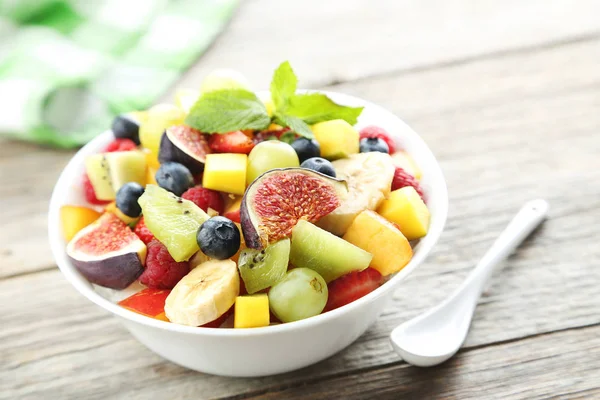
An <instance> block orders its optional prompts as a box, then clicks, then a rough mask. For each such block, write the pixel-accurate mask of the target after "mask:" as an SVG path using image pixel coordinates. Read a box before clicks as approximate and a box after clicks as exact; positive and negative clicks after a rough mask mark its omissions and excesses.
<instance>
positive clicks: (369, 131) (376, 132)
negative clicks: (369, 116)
mask: <svg viewBox="0 0 600 400" xmlns="http://www.w3.org/2000/svg"><path fill="white" fill-rule="evenodd" d="M359 133H360V138H361V139H364V138H380V139H382V140H383V141H384V142H386V143H387V145H388V147H389V148H390V154H394V152H395V151H396V145H395V144H394V140H393V139H392V137H391V136H390V134H389V133H387V131H386V130H385V129H383V128H381V127H379V126H375V125H369V126H366V127H364V128H362V129H361V130H360V132H359Z"/></svg>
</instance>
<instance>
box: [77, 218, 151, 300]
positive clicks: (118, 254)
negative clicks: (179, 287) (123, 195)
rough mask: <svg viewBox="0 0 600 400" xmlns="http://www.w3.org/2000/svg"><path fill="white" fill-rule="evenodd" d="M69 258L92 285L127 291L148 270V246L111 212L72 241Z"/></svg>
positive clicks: (84, 229)
mask: <svg viewBox="0 0 600 400" xmlns="http://www.w3.org/2000/svg"><path fill="white" fill-rule="evenodd" d="M67 256H68V257H69V259H70V260H71V262H72V263H73V265H74V266H75V267H76V268H77V270H79V272H80V273H81V274H82V275H83V276H84V277H85V278H86V279H87V280H88V281H90V282H91V283H95V284H97V285H100V286H105V287H108V288H111V289H125V288H126V287H127V286H129V285H131V284H132V283H133V282H134V281H135V280H136V279H137V278H138V276H139V275H140V274H141V273H142V271H143V270H144V263H145V261H146V245H145V244H144V242H142V241H141V240H140V239H139V238H138V237H137V235H136V234H135V233H133V231H132V230H131V229H130V228H129V227H128V226H127V225H125V223H124V222H123V221H121V220H120V219H119V218H118V217H117V216H116V215H115V214H113V213H110V212H107V213H104V214H103V215H102V216H101V217H100V218H99V219H98V220H96V221H95V222H94V223H92V224H91V225H88V226H87V227H85V228H83V229H82V230H80V231H79V232H78V233H77V234H76V235H75V237H74V238H73V239H71V241H70V242H69V243H68V244H67Z"/></svg>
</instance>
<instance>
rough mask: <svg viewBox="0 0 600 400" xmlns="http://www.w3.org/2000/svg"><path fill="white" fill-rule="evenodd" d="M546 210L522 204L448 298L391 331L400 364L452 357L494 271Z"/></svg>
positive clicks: (544, 204)
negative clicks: (402, 362)
mask: <svg viewBox="0 0 600 400" xmlns="http://www.w3.org/2000/svg"><path fill="white" fill-rule="evenodd" d="M548 208H549V206H548V202H546V200H533V201H530V202H528V203H526V204H525V205H524V206H523V207H522V208H521V210H520V211H519V212H518V213H517V215H516V216H515V217H514V218H513V220H512V221H511V222H510V223H509V224H508V226H507V227H506V229H505V230H504V232H502V234H500V236H499V237H498V239H496V241H495V242H494V244H493V245H492V247H491V248H490V249H489V250H488V252H487V253H486V254H485V255H484V256H483V258H482V259H481V261H479V264H477V266H476V267H475V269H474V270H473V271H472V272H471V274H470V275H469V276H468V277H467V279H466V280H465V281H464V282H463V284H462V285H461V286H460V287H459V288H458V289H456V291H455V292H454V293H453V294H452V295H451V296H450V297H448V298H447V299H446V300H444V302H442V303H441V304H439V305H438V306H436V307H434V308H432V309H431V310H429V311H427V312H426V313H424V314H421V315H419V316H417V317H415V318H413V319H411V320H409V321H407V322H405V323H403V324H402V325H399V326H398V327H396V328H395V329H394V330H393V331H392V333H391V334H390V340H391V342H392V346H393V347H394V350H396V352H397V353H398V354H399V355H400V357H402V359H403V360H404V361H406V362H408V363H410V364H413V365H417V366H419V367H430V366H434V365H438V364H441V363H443V362H444V361H446V360H448V359H449V358H450V357H452V356H453V355H454V354H456V352H457V351H458V350H459V349H460V347H461V346H462V344H463V342H464V341H465V338H466V337H467V332H468V331H469V326H470V325H471V318H472V317H473V312H474V311H475V306H476V305H477V301H478V300H479V297H480V296H481V293H482V292H483V290H484V288H485V286H486V283H487V282H488V280H489V278H490V277H491V275H492V273H493V272H494V269H495V267H496V266H497V265H498V264H499V263H500V262H501V261H503V260H504V259H506V258H507V257H508V256H509V255H510V254H511V253H512V252H513V250H514V249H516V248H517V246H519V244H521V242H522V241H523V240H524V239H525V238H526V237H527V236H528V235H529V234H530V233H531V232H532V231H533V230H534V229H535V228H536V227H537V226H538V225H539V224H540V223H541V222H542V221H543V220H544V218H545V216H546V214H547V213H548Z"/></svg>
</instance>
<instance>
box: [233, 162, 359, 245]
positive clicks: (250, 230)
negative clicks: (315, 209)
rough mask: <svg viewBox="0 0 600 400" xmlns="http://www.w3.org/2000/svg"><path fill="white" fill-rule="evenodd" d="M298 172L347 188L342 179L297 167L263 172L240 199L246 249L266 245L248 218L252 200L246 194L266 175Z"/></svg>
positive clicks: (241, 223)
mask: <svg viewBox="0 0 600 400" xmlns="http://www.w3.org/2000/svg"><path fill="white" fill-rule="evenodd" d="M299 170H300V171H309V172H310V175H313V176H315V177H322V178H323V179H325V180H327V181H329V182H337V183H338V184H343V185H345V186H346V188H347V183H346V181H344V180H342V179H338V178H332V177H331V176H329V175H325V174H322V173H320V172H317V171H313V170H311V169H307V168H299V167H290V168H275V169H271V170H269V171H267V172H264V173H263V174H262V175H260V176H259V177H258V178H256V179H255V180H254V182H252V183H251V184H250V186H248V188H247V189H246V192H245V193H244V197H243V198H242V204H241V206H240V225H241V226H242V234H243V235H244V242H245V243H246V247H248V248H251V249H257V250H261V249H263V248H264V247H265V246H266V245H267V244H268V243H266V242H265V241H264V240H263V239H262V238H261V236H260V234H259V231H258V228H257V227H256V226H254V224H253V223H252V220H251V218H250V211H249V208H248V207H249V206H248V204H249V203H250V202H251V201H252V199H251V198H249V196H248V194H249V193H251V192H252V190H251V189H252V187H253V186H254V185H256V184H260V182H261V181H262V179H263V178H264V177H265V176H266V175H271V174H273V173H286V172H289V173H292V172H297V171H299Z"/></svg>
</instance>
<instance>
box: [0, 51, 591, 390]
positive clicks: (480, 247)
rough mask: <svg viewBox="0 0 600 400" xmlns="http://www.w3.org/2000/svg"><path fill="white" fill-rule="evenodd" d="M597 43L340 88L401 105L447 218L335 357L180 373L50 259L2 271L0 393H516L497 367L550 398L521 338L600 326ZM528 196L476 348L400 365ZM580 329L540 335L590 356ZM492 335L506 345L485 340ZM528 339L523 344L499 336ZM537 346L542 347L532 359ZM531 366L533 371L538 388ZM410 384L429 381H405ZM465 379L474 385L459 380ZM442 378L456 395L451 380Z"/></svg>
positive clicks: (546, 379) (486, 305) (548, 382)
mask: <svg viewBox="0 0 600 400" xmlns="http://www.w3.org/2000/svg"><path fill="white" fill-rule="evenodd" d="M599 51H600V41H587V42H582V43H576V44H572V45H568V46H567V45H565V46H557V47H553V48H547V49H540V50H539V51H536V52H529V53H518V54H512V55H505V56H502V57H497V58H488V59H484V60H480V61H474V62H471V63H466V64H461V65H454V66H447V67H445V68H440V69H434V70H427V71H420V72H413V73H409V74H401V75H394V76H385V77H378V78H373V79H365V80H363V81H360V82H355V83H348V84H344V85H340V86H337V87H335V89H336V90H340V91H345V92H349V93H353V94H356V95H359V96H363V97H366V98H369V99H371V100H373V101H376V102H379V103H381V104H382V105H384V106H385V107H387V108H389V109H390V110H392V111H394V112H396V113H398V114H400V115H403V116H404V117H405V119H406V120H407V121H408V122H409V123H410V124H411V125H412V126H413V127H414V128H415V129H416V130H417V131H418V132H419V133H420V134H421V135H422V136H423V137H424V138H425V139H426V141H427V142H428V143H429V144H430V146H431V147H432V149H433V150H434V152H435V153H436V155H437V156H438V158H439V160H440V161H441V164H442V167H443V169H444V172H445V174H446V178H447V181H448V186H449V191H450V197H451V207H450V210H451V211H450V216H449V222H448V226H447V229H446V231H445V232H444V235H443V236H442V238H441V240H440V243H439V245H438V246H437V248H436V249H435V251H434V252H433V253H432V255H431V257H430V258H429V259H428V261H427V263H425V264H424V265H422V266H421V267H420V268H419V269H418V270H417V271H415V273H414V274H413V275H411V276H410V277H409V279H408V280H407V281H406V283H405V284H404V285H403V286H402V287H401V288H400V289H399V290H398V291H397V293H396V294H395V297H394V301H393V303H392V304H391V305H390V307H389V308H388V309H386V310H385V312H384V314H383V316H382V317H381V318H380V319H379V320H378V322H377V324H376V325H375V326H374V327H373V328H372V329H371V330H369V331H368V332H367V333H366V334H365V335H364V336H363V337H361V338H360V339H359V341H358V342H357V343H355V344H354V345H353V346H351V347H350V348H348V349H347V350H345V351H343V352H342V353H340V354H339V355H337V356H334V357H332V358H330V359H328V360H326V361H324V362H322V363H320V364H318V365H316V366H314V367H311V368H307V369H305V370H302V371H298V372H294V373H291V374H286V375H282V376H277V377H269V378H261V379H244V380H241V379H227V378H219V377H213V376H206V375H202V374H198V373H194V372H191V371H187V370H184V369H182V368H179V367H177V366H174V365H172V364H170V363H168V362H165V361H162V360H161V359H160V358H159V357H158V356H156V355H154V354H152V353H150V352H149V351H147V350H146V349H144V348H142V346H141V345H139V344H138V343H137V342H136V341H135V340H134V339H133V338H132V337H131V336H130V335H129V334H127V332H125V331H124V330H123V328H121V327H120V325H119V324H118V322H117V321H116V320H114V319H112V318H109V317H108V316H107V315H105V314H104V313H103V312H102V311H101V310H99V309H98V308H97V307H96V306H95V305H93V304H91V303H89V302H87V301H86V300H84V299H83V298H82V297H81V296H80V295H78V294H77V293H76V292H75V291H74V289H72V288H71V287H70V286H69V284H68V283H67V282H66V281H65V280H64V279H63V278H62V276H61V275H60V273H59V272H58V271H54V270H52V271H46V272H41V273H37V274H30V275H24V276H20V277H15V278H10V279H5V280H3V281H0V304H3V305H6V306H5V307H4V308H5V310H4V312H3V313H1V314H0V325H1V326H2V327H3V330H2V331H1V332H0V354H1V357H2V363H1V364H0V398H14V397H19V396H20V397H23V398H39V397H40V396H47V397H48V398H90V399H94V398H118V397H119V396H121V397H122V398H125V397H127V398H128V399H131V398H147V397H148V396H155V397H157V398H166V397H171V396H174V395H175V394H176V395H177V397H180V398H186V397H194V398H214V397H223V396H231V395H234V396H237V395H239V396H242V395H250V394H253V393H254V394H256V393H266V392H267V391H269V390H271V391H274V393H279V391H281V390H284V389H285V387H291V388H292V389H291V390H292V391H291V392H289V393H287V392H283V393H279V394H285V395H287V394H289V395H290V396H292V395H293V394H294V393H295V392H294V391H296V390H300V389H298V388H297V387H299V385H301V384H302V382H315V385H316V386H315V387H314V388H315V389H314V391H315V392H316V393H325V392H323V390H326V387H327V385H328V384H327V382H329V380H328V379H326V378H328V377H331V378H332V379H334V380H333V381H332V382H334V383H332V385H333V384H335V385H336V386H334V387H339V386H337V385H343V384H346V381H343V379H344V377H346V376H349V377H353V378H354V379H355V380H356V379H359V377H360V376H363V374H368V376H373V375H372V374H374V373H375V372H376V371H379V370H380V371H381V373H382V375H378V376H375V377H374V378H373V379H375V380H376V381H377V382H378V384H377V386H378V387H379V388H380V390H381V394H382V395H385V394H386V393H387V392H386V390H387V389H386V388H389V387H390V386H391V385H392V384H393V381H394V380H395V379H396V378H397V379H398V382H397V385H396V386H395V387H396V388H400V390H404V391H406V393H407V396H408V395H409V394H414V393H423V392H419V390H426V388H427V387H428V384H427V383H426V382H431V381H432V379H433V381H435V382H437V383H438V386H437V387H438V388H439V390H440V392H439V393H437V394H438V395H439V397H440V398H444V397H447V398H453V396H454V397H455V398H468V397H473V398H481V396H482V393H480V392H477V388H478V387H480V386H481V385H483V387H487V388H490V389H491V388H493V389H498V390H500V391H499V393H500V394H507V395H513V396H515V397H517V396H519V395H522V393H521V392H518V391H517V392H514V393H509V391H510V385H505V386H506V387H499V386H500V383H501V382H503V380H502V379H497V380H496V379H495V378H494V376H495V375H496V374H500V376H504V377H505V379H513V378H514V379H516V380H517V381H516V382H517V383H516V385H517V386H516V387H517V388H519V387H520V388H522V389H515V390H526V389H527V388H529V389H531V390H532V392H531V393H533V394H532V396H534V398H535V396H541V395H542V394H544V393H546V392H544V390H546V389H544V388H543V387H542V386H548V387H550V388H557V387H558V389H560V390H563V388H564V386H561V384H555V382H554V381H553V376H552V375H548V373H549V372H548V371H544V370H543V368H540V367H539V366H540V365H544V364H543V361H541V360H538V359H537V358H536V357H538V356H539V354H543V351H542V350H543V349H542V348H537V347H532V348H531V349H532V350H531V351H530V352H529V351H528V350H527V349H529V348H530V345H529V344H530V343H536V342H537V341H538V340H540V341H541V340H542V339H544V338H546V337H548V338H550V337H555V335H575V333H573V334H572V333H560V334H558V333H556V334H552V335H550V333H551V332H554V331H557V330H569V329H576V328H579V327H583V326H589V325H594V324H597V323H598V322H599V320H598V314H597V307H598V298H597V294H598V290H597V288H598V282H600V268H599V266H600V247H599V246H597V245H596V242H595V241H596V239H595V238H597V237H598V235H599V234H600V225H599V224H598V216H600V213H599V210H600V159H599V158H598V157H597V154H598V153H599V150H600V139H599V135H598V130H599V129H600V114H599V113H598V109H600V70H598V68H597V56H596V55H597V54H600V53H599ZM552 71H554V72H552ZM0 148H1V146H0ZM9 162H10V160H9ZM3 179H4V177H3ZM533 197H545V198H547V199H548V200H549V201H550V203H551V205H552V210H551V216H550V219H549V220H548V221H547V222H546V223H545V225H544V226H543V227H542V228H541V230H540V231H539V232H538V235H536V236H535V237H533V238H531V239H530V240H529V241H528V242H526V243H525V245H524V246H523V247H522V248H521V250H520V251H519V252H518V254H517V255H516V256H513V257H512V258H511V259H510V260H509V262H508V265H507V267H506V268H505V270H504V271H503V272H502V273H501V274H500V275H499V276H498V277H497V278H496V279H495V285H494V287H492V289H491V291H490V292H489V294H488V295H487V296H486V297H484V298H483V300H482V302H481V304H480V306H479V308H478V310H477V313H476V316H475V319H474V325H473V328H472V331H471V333H470V335H469V337H468V339H467V342H466V346H467V348H474V349H475V350H473V351H467V352H465V354H464V355H462V356H461V357H460V358H459V359H458V360H459V361H454V362H453V363H457V364H449V365H450V366H448V367H444V368H445V369H441V370H440V371H441V372H439V374H438V375H435V376H433V377H432V376H425V375H421V374H420V373H418V372H415V370H414V369H412V368H409V367H406V366H405V365H404V364H399V363H398V358H397V356H395V355H394V354H393V353H392V352H391V347H390V346H389V344H388V342H387V335H388V334H389V331H390V330H391V328H392V327H393V326H395V325H396V324H398V323H399V322H402V321H404V320H406V319H408V318H410V317H412V316H414V315H415V314H417V313H418V312H420V311H422V310H425V309H426V308H428V307H430V306H432V305H433V304H435V303H436V302H438V301H439V300H441V299H442V298H444V297H445V296H446V295H447V294H448V293H449V292H450V291H451V290H452V289H453V288H454V287H456V286H457V285H458V284H459V282H460V281H461V280H462V279H463V278H464V276H465V275H466V273H467V271H468V270H469V269H470V267H471V266H472V265H473V264H474V263H475V262H476V261H477V259H478V258H479V256H480V255H482V254H483V252H484V251H485V249H486V248H487V247H488V246H489V245H490V244H491V242H492V241H493V239H494V237H495V236H496V235H497V233H498V232H499V231H500V230H501V229H502V228H503V227H504V225H505V224H506V223H507V222H508V220H509V219H510V217H511V216H512V214H513V213H514V212H516V210H517V209H518V207H519V205H520V204H521V203H522V202H524V201H526V200H528V199H530V198H533ZM3 234H4V232H3ZM3 268H4V267H3ZM25 293H29V295H26V294H25ZM31 293H35V296H32V295H31ZM590 329H592V328H590ZM576 332H584V333H582V335H584V336H576V335H575V336H556V338H559V339H560V338H563V339H564V338H569V339H568V340H567V339H564V340H559V339H557V340H554V339H553V341H550V342H542V343H547V344H548V343H549V344H551V347H550V348H551V349H554V350H556V352H557V353H560V354H563V347H561V346H562V345H559V344H561V343H563V342H564V343H565V349H575V350H577V351H581V352H583V353H584V355H588V353H589V356H590V357H591V356H592V355H593V354H597V349H596V348H597V346H598V342H597V341H595V342H593V343H595V344H594V346H596V347H594V348H590V347H589V346H588V345H587V343H588V339H589V336H590V335H592V336H593V335H595V336H596V337H597V336H598V331H597V328H593V330H590V331H587V330H583V329H582V330H579V331H576ZM544 334H549V335H548V336H540V335H544ZM528 337H529V338H530V339H527V340H523V341H520V339H523V338H528ZM499 342H500V343H503V342H508V343H505V344H501V345H495V346H491V347H489V350H488V348H487V347H485V346H490V345H492V344H494V343H499ZM512 342H514V343H512ZM511 343H512V344H511ZM520 343H523V347H518V348H516V349H517V350H519V352H517V350H514V349H515V347H501V346H505V345H506V346H512V345H515V346H517V345H519V346H520ZM540 346H541V347H545V346H544V345H543V344H542V345H540ZM496 348H498V352H497V353H496V352H494V349H496ZM510 349H513V350H514V352H515V353H514V354H515V356H514V357H513V359H510V360H511V362H509V363H507V365H509V366H510V367H506V368H504V369H503V368H502V365H503V364H502V363H501V362H500V361H498V362H497V363H495V361H494V360H496V359H498V360H503V359H504V360H506V357H509V358H510V357H511V354H513V353H511V352H508V351H509V350H510ZM507 352H508V353H507ZM594 352H596V353H594ZM470 354H473V356H472V357H473V358H469V357H471V355H470ZM507 354H508V355H507ZM528 354H529V355H530V356H531V357H533V358H531V359H528V358H523V357H527V356H529V355H528ZM465 357H466V358H465ZM502 357H505V358H502ZM560 357H563V358H562V359H563V360H567V361H568V363H567V365H572V364H569V363H573V365H574V361H573V359H570V358H568V359H565V358H564V357H567V355H566V352H565V354H564V355H561V356H560ZM560 357H559V359H560ZM596 358H597V357H596ZM585 360H586V361H585V362H584V363H583V365H582V366H577V365H574V366H573V368H580V369H584V368H588V367H589V368H592V369H590V371H587V372H585V374H591V373H593V372H594V369H593V368H597V366H595V364H593V362H591V361H590V362H588V360H589V359H588V358H585ZM517 361H522V363H520V364H518V365H517V364H515V363H516V362H517ZM552 362H554V361H552ZM551 365H554V364H551ZM455 369H456V371H454V370H455ZM390 371H391V372H390ZM398 371H400V372H398ZM498 371H500V372H498ZM564 371H567V370H564ZM574 371H579V370H578V369H575V370H574ZM526 372H528V373H530V374H531V376H532V378H531V379H532V380H531V381H529V383H528V381H526V380H525V379H526ZM565 373H566V372H565ZM574 373H578V372H574ZM469 374H473V376H471V375H469ZM503 374H504V375H503ZM582 374H583V372H582ZM585 374H584V375H582V376H588V375H585ZM15 375H16V376H17V379H14V376H15ZM521 375H523V376H524V377H523V378H519V377H520V376H521ZM563 375H564V374H563ZM340 379H342V381H340ZM413 379H414V380H416V381H417V382H420V383H419V384H418V386H417V387H416V388H415V389H414V390H415V391H414V392H411V391H410V390H413V389H412V387H411V386H410V385H409V384H408V383H409V382H411V381H412V380H413ZM428 379H429V381H428ZM536 379H538V380H536ZM569 379H572V380H573V385H574V387H577V388H581V390H586V388H588V387H592V388H597V387H599V385H600V384H599V383H598V382H597V381H594V380H593V379H591V378H590V379H586V380H582V381H581V382H580V381H578V380H576V379H575V378H572V377H569ZM582 379H583V378H582ZM359 380H360V379H359ZM446 380H448V382H445V381H446ZM361 382H363V381H361ZM403 382H404V383H403ZM407 382H408V383H407ZM462 382H464V384H465V385H466V386H465V387H466V388H472V389H470V390H467V389H464V391H461V390H462V389H461V387H462V386H461V384H462ZM511 382H512V381H511ZM536 382H538V383H537V384H536ZM540 382H541V383H543V385H542V384H541V383H540ZM479 383H480V384H479ZM444 384H447V390H448V391H443V390H442V388H443V387H444ZM536 385H538V386H536ZM553 385H554V386H553ZM557 385H558V386H557ZM419 387H420V388H421V389H419ZM558 389H557V390H558ZM307 390H308V391H312V388H311V387H309V388H307ZM390 390H391V389H390ZM298 393H299V392H298ZM394 393H395V392H394ZM523 393H525V394H527V393H526V392H523ZM561 393H563V392H559V393H558V395H560V394H561ZM485 394H486V395H487V394H488V393H487V392H486V393H485ZM563 394H564V393H563ZM586 394H589V393H587V392H583V395H586ZM387 395H391V394H390V393H387ZM486 398H487V396H486Z"/></svg>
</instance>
